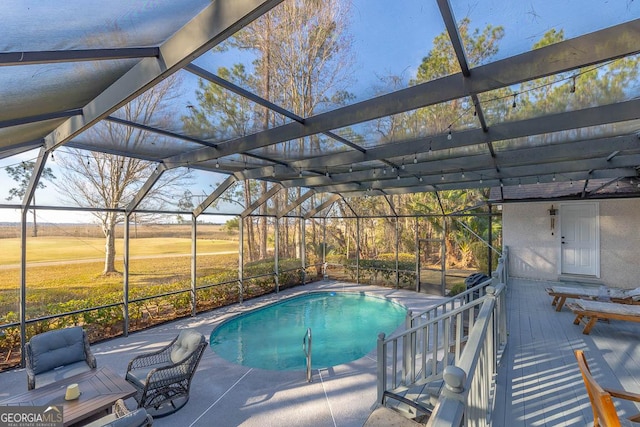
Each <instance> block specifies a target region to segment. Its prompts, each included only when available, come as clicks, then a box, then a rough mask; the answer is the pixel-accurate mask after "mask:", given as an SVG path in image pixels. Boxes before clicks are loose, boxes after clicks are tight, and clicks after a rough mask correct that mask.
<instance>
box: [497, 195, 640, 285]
mask: <svg viewBox="0 0 640 427" xmlns="http://www.w3.org/2000/svg"><path fill="white" fill-rule="evenodd" d="M584 202H585V201H579V202H578V201H576V202H574V203H584ZM563 203H572V202H563ZM593 203H597V204H598V205H599V225H600V230H599V231H600V277H598V278H595V279H594V278H591V279H592V280H596V281H597V282H599V283H602V284H605V285H607V286H614V287H619V288H636V287H640V272H639V271H638V267H637V265H638V249H639V247H640V230H639V227H638V225H639V224H640V199H617V200H597V201H593ZM552 204H553V206H554V207H555V208H556V209H559V206H560V204H559V203H557V202H554V203H551V202H526V203H508V204H505V205H503V208H502V233H503V234H502V237H503V244H504V245H505V246H508V247H509V273H510V275H511V276H513V277H519V278H527V279H537V280H558V279H559V278H560V277H561V275H560V236H559V232H560V221H561V220H562V219H561V218H560V217H559V210H558V216H557V217H556V224H555V232H554V234H553V235H552V231H551V220H550V216H549V208H550V207H551V205H552ZM585 279H587V278H585Z"/></svg>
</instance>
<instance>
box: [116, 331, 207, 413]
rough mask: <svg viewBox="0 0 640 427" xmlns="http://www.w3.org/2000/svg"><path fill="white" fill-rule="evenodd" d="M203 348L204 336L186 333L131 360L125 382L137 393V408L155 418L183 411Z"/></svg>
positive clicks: (197, 333) (194, 332)
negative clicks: (144, 410) (144, 409)
mask: <svg viewBox="0 0 640 427" xmlns="http://www.w3.org/2000/svg"><path fill="white" fill-rule="evenodd" d="M206 346H207V342H206V340H205V338H204V335H202V334H201V333H199V332H197V331H194V330H192V329H185V330H183V331H181V332H180V334H179V335H178V336H177V337H176V338H175V339H174V340H173V341H171V342H170V343H169V344H168V345H167V346H166V347H163V348H161V349H160V350H157V351H154V352H151V353H147V354H142V355H139V356H137V357H135V358H134V359H133V360H131V362H129V366H128V367H127V376H126V380H127V381H129V382H130V383H131V384H132V385H133V386H134V387H135V388H136V389H137V390H138V392H137V394H136V395H135V396H134V397H135V399H136V401H137V402H138V408H146V409H147V411H148V412H149V413H150V414H151V415H152V416H153V417H156V418H157V417H163V416H165V415H169V414H171V413H173V412H175V411H177V410H178V409H180V408H182V407H183V406H184V405H185V404H186V403H187V401H188V400H189V387H190V386H191V379H192V378H193V374H194V373H195V371H196V368H197V367H198V364H199V363H200V359H201V358H202V354H203V353H204V350H205V348H206Z"/></svg>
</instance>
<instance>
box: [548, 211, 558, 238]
mask: <svg viewBox="0 0 640 427" xmlns="http://www.w3.org/2000/svg"><path fill="white" fill-rule="evenodd" d="M557 213H558V210H557V209H556V208H554V207H553V205H551V209H549V217H551V235H552V236H553V232H554V231H555V229H556V214H557Z"/></svg>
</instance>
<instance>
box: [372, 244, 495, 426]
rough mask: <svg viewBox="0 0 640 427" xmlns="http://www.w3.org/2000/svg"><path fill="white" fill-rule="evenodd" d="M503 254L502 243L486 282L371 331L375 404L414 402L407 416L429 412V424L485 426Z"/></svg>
mask: <svg viewBox="0 0 640 427" xmlns="http://www.w3.org/2000/svg"><path fill="white" fill-rule="evenodd" d="M506 259H507V249H506V248H505V250H504V252H503V255H502V257H501V259H500V261H499V263H498V268H497V269H496V271H495V272H494V273H493V278H492V279H489V280H487V281H485V282H483V283H480V284H479V285H477V286H475V287H474V288H472V289H469V290H467V291H465V292H463V293H462V294H459V295H456V296H455V297H454V298H450V299H448V300H446V301H444V302H443V303H441V304H439V305H438V306H436V307H433V308H430V309H429V310H426V311H424V312H422V313H418V314H415V315H414V314H411V315H408V316H407V323H406V324H407V329H406V330H405V331H403V332H401V333H398V334H394V335H392V336H390V337H387V338H385V336H384V334H380V335H379V336H378V354H377V357H378V403H379V404H386V403H387V402H388V401H390V400H395V401H397V402H400V404H409V403H414V404H413V405H409V406H413V408H414V410H415V411H414V412H413V413H417V412H431V416H430V419H429V424H428V425H430V426H438V427H442V426H447V427H449V426H456V427H457V426H461V425H465V426H484V425H488V424H489V420H490V418H491V413H492V410H493V403H494V402H493V399H492V396H493V391H494V383H495V374H496V372H497V365H498V363H499V360H500V356H501V354H502V350H503V349H504V346H505V345H506V340H507V323H506V292H505V289H506V281H507V271H506ZM416 390H419V391H418V392H416ZM433 403H435V407H434V406H433Z"/></svg>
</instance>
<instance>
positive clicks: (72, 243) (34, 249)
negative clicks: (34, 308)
mask: <svg viewBox="0 0 640 427" xmlns="http://www.w3.org/2000/svg"><path fill="white" fill-rule="evenodd" d="M104 245H105V239H103V238H89V237H82V238H78V237H60V236H54V237H37V238H28V239H27V262H28V263H29V262H52V261H73V260H87V259H96V260H98V259H101V258H104ZM0 248H1V250H0V266H2V265H15V264H19V263H20V239H0ZM129 250H130V256H131V257H136V256H153V255H184V254H191V237H187V238H179V237H145V238H138V239H130V240H129ZM197 250H198V253H202V254H211V253H219V252H230V251H236V252H237V250H238V242H237V241H233V240H211V239H200V240H198V241H197ZM123 253H124V241H123V240H122V239H116V256H117V258H118V259H122V255H123Z"/></svg>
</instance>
